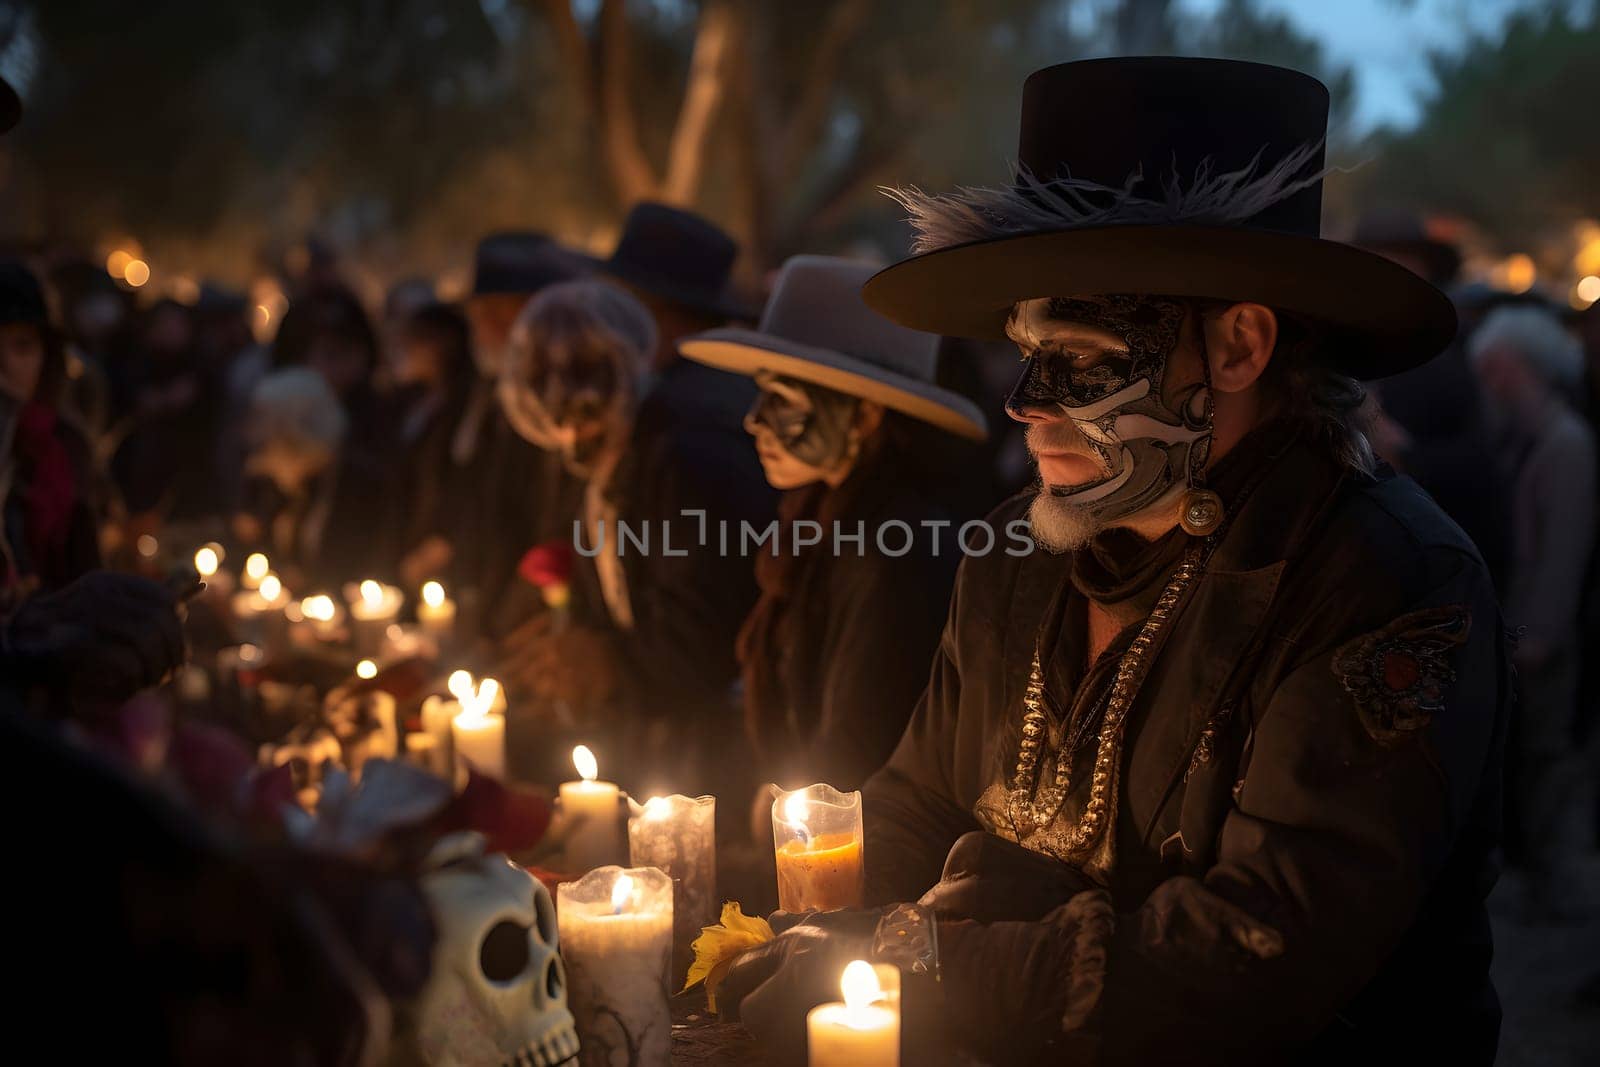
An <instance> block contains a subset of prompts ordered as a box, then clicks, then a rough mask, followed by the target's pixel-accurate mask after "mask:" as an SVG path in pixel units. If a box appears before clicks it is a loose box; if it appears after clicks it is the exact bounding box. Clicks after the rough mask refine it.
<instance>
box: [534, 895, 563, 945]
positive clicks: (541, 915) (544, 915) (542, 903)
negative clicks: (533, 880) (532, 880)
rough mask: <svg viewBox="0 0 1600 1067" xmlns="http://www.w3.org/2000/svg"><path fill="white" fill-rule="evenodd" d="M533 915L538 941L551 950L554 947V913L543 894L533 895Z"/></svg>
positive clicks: (548, 899) (547, 898)
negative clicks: (537, 931)
mask: <svg viewBox="0 0 1600 1067" xmlns="http://www.w3.org/2000/svg"><path fill="white" fill-rule="evenodd" d="M533 915H534V919H535V920H536V921H537V922H538V924H539V940H540V941H542V942H543V943H544V944H546V945H549V946H550V947H551V948H555V947H557V946H556V913H555V910H554V909H553V908H552V907H551V906H550V898H549V897H548V896H546V895H545V894H543V893H535V894H534V895H533Z"/></svg>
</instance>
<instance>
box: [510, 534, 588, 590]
mask: <svg viewBox="0 0 1600 1067" xmlns="http://www.w3.org/2000/svg"><path fill="white" fill-rule="evenodd" d="M574 558H575V553H574V552H573V551H572V545H571V544H569V543H568V542H566V541H546V542H545V543H544V544H542V545H534V546H533V547H532V548H530V549H528V551H527V553H526V554H524V555H523V557H522V562H521V563H519V564H517V573H518V574H520V575H522V578H523V580H524V581H526V582H527V583H528V584H530V585H532V586H534V587H536V588H538V589H548V588H549V587H550V586H554V585H567V584H569V583H570V582H571V581H572V563H573V559H574Z"/></svg>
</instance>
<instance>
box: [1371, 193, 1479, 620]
mask: <svg viewBox="0 0 1600 1067" xmlns="http://www.w3.org/2000/svg"><path fill="white" fill-rule="evenodd" d="M1351 243H1352V244H1355V245H1358V246H1360V247H1362V248H1365V249H1367V250H1368V251H1372V252H1376V253H1378V254H1379V255H1381V256H1383V257H1384V258H1386V259H1389V260H1391V261H1393V262H1395V263H1398V264H1400V265H1401V266H1402V267H1405V268H1406V269H1407V270H1409V271H1411V273H1413V274H1415V275H1417V276H1418V277H1420V278H1423V279H1424V280H1426V281H1428V282H1431V283H1432V284H1433V285H1435V286H1436V287H1438V288H1440V289H1443V290H1445V291H1446V292H1448V291H1449V290H1450V287H1451V285H1452V283H1453V282H1454V281H1455V279H1456V275H1457V274H1458V272H1459V271H1460V268H1461V253H1460V252H1459V251H1458V250H1457V249H1456V247H1455V245H1454V244H1452V243H1451V242H1450V241H1448V240H1446V239H1445V238H1444V237H1442V236H1440V235H1437V234H1435V233H1433V232H1432V231H1430V229H1429V227H1428V221H1427V220H1426V219H1425V218H1423V217H1422V216H1421V215H1419V214H1417V213H1416V212H1412V211H1406V210H1401V209H1377V210H1373V211H1370V212H1368V213H1367V214H1366V215H1364V216H1363V217H1362V218H1361V220H1360V221H1359V222H1358V223H1357V224H1356V230H1355V235H1354V237H1352V239H1351ZM1469 333H1470V331H1469V330H1468V329H1467V327H1466V326H1463V327H1462V329H1461V331H1460V333H1458V334H1457V335H1456V340H1455V342H1454V343H1452V344H1451V346H1450V347H1449V348H1447V349H1445V350H1444V351H1443V352H1442V353H1440V354H1439V355H1438V356H1435V357H1434V358H1433V359H1432V360H1429V361H1428V362H1427V363H1424V364H1423V365H1422V366H1420V367H1417V368H1415V369H1414V370H1409V371H1407V372H1405V373H1404V374H1397V375H1395V376H1394V377H1392V378H1387V379H1384V380H1383V381H1381V382H1374V383H1371V385H1370V389H1371V395H1372V396H1373V397H1374V398H1375V401H1376V410H1374V412H1373V414H1374V416H1375V419H1374V423H1375V425H1374V428H1373V445H1374V446H1375V448H1376V449H1377V451H1378V452H1379V454H1380V455H1381V456H1382V457H1383V458H1384V459H1385V460H1386V461H1388V462H1389V463H1390V465H1392V466H1393V467H1395V468H1396V469H1397V470H1399V471H1402V472H1404V473H1405V474H1409V475H1410V476H1411V477H1412V478H1414V479H1416V481H1417V484H1419V485H1421V486H1422V488H1424V489H1426V490H1427V491H1428V495H1429V496H1431V497H1433V499H1434V501H1435V502H1436V503H1437V504H1438V505H1439V507H1441V508H1443V509H1444V513H1445V514H1446V515H1449V516H1450V517H1451V518H1452V519H1454V520H1455V521H1456V522H1457V523H1458V524H1459V525H1460V526H1461V528H1462V529H1463V530H1465V531H1466V533H1467V536H1468V537H1470V538H1472V541H1473V543H1474V544H1475V545H1477V546H1478V551H1479V552H1480V553H1481V554H1482V555H1483V561H1484V563H1485V564H1487V565H1488V567H1489V573H1490V574H1491V575H1492V576H1493V577H1494V579H1495V581H1496V584H1497V585H1498V586H1500V587H1501V588H1503V587H1504V582H1505V576H1506V565H1507V561H1508V557H1509V554H1510V542H1511V529H1510V523H1509V521H1508V519H1507V516H1508V514H1509V506H1508V505H1509V500H1508V491H1507V487H1506V486H1505V485H1504V483H1503V482H1502V481H1501V477H1500V472H1499V471H1498V469H1497V468H1496V466H1495V463H1494V462H1493V454H1492V451H1491V447H1490V439H1489V427H1488V424H1487V422H1486V420H1485V417H1484V405H1483V402H1482V399H1481V397H1480V395H1479V393H1478V389H1477V382H1476V379H1475V378H1474V377H1473V373H1472V368H1471V367H1470V366H1468V364H1467V355H1466V347H1465V345H1466V340H1467V337H1468V336H1469Z"/></svg>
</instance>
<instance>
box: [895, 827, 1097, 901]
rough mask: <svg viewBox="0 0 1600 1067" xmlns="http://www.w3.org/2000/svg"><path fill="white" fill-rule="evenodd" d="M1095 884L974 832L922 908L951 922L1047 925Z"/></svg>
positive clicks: (954, 851)
mask: <svg viewBox="0 0 1600 1067" xmlns="http://www.w3.org/2000/svg"><path fill="white" fill-rule="evenodd" d="M1094 888H1097V887H1096V885H1095V883H1094V882H1093V881H1092V880H1091V879H1090V878H1089V877H1088V875H1085V874H1084V873H1083V872H1082V871H1079V870H1078V869H1077V868H1076V867H1069V866H1068V865H1067V864H1065V863H1062V862H1061V861H1060V860H1057V859H1053V858H1052V857H1050V856H1046V855H1043V854H1041V853H1038V852H1033V851H1031V850H1029V849H1026V848H1023V847H1022V846H1021V845H1019V844H1017V843H1016V842H1014V841H1007V840H1006V839H1005V838H1003V837H996V836H995V835H994V834H989V833H984V832H983V831H982V830H973V831H972V832H971V833H967V834H963V835H961V837H960V839H958V840H957V841H956V843H955V845H954V846H952V847H951V849H950V854H949V856H947V857H946V858H945V861H944V873H943V874H942V875H940V877H939V883H938V884H937V885H935V886H934V887H933V888H932V889H930V890H928V891H927V892H926V893H924V894H923V896H922V899H921V900H920V901H918V903H920V904H922V905H924V906H926V907H929V908H932V909H933V910H934V911H936V912H938V913H939V914H940V915H942V916H944V917H946V918H951V919H975V920H977V921H978V922H983V923H992V922H1001V921H1004V920H1018V921H1023V920H1033V919H1042V918H1044V916H1045V915H1047V914H1049V912H1050V911H1052V910H1053V909H1054V908H1056V907H1058V906H1059V905H1061V904H1065V903H1066V902H1067V901H1069V900H1071V899H1072V898H1073V897H1074V896H1076V895H1077V894H1079V893H1081V892H1083V891H1084V890H1086V889H1094Z"/></svg>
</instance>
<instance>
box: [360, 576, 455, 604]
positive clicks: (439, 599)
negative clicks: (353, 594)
mask: <svg viewBox="0 0 1600 1067" xmlns="http://www.w3.org/2000/svg"><path fill="white" fill-rule="evenodd" d="M363 595H365V594H363ZM422 602H423V603H424V604H426V605H428V607H430V608H436V607H438V606H439V605H441V604H443V603H444V586H442V585H440V584H439V583H438V582H423V583H422Z"/></svg>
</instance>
